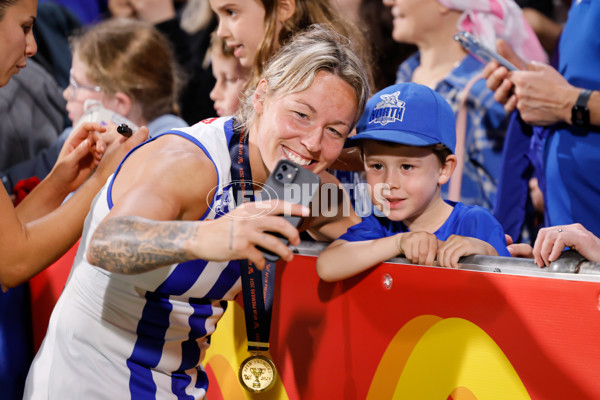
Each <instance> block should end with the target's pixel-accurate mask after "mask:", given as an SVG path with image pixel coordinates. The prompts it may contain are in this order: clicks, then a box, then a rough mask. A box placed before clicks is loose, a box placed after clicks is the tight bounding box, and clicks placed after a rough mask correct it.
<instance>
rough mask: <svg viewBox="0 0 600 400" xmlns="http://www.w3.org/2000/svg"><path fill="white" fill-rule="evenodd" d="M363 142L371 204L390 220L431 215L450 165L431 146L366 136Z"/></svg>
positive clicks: (426, 217)
mask: <svg viewBox="0 0 600 400" xmlns="http://www.w3.org/2000/svg"><path fill="white" fill-rule="evenodd" d="M362 146H363V154H364V165H365V173H366V178H367V183H368V185H369V188H370V190H371V199H372V200H373V204H375V205H376V206H378V208H380V209H381V210H383V211H384V213H385V214H386V216H387V217H388V218H389V219H390V220H392V221H403V222H404V223H405V224H406V225H411V224H412V223H413V222H415V221H416V220H417V219H423V218H425V219H430V218H431V217H434V216H432V215H428V211H430V210H432V209H433V208H434V207H435V206H437V205H438V204H439V202H440V201H443V200H442V199H441V195H440V186H441V185H443V184H444V183H446V182H447V181H448V179H449V178H450V175H449V173H451V172H452V171H451V170H452V169H453V168H451V167H450V168H449V166H448V164H445V165H444V166H442V165H441V163H440V161H439V159H438V158H437V156H436V155H435V154H434V153H433V150H431V148H426V147H413V146H404V145H399V144H394V143H388V142H380V141H375V140H365V141H364V142H363V144H362ZM448 170H450V171H448ZM387 210H389V212H388V211H387Z"/></svg>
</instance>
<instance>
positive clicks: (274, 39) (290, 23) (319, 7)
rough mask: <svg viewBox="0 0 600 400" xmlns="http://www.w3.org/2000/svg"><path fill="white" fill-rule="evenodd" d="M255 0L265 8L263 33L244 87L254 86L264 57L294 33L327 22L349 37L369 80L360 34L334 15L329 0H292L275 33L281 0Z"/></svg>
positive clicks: (263, 64)
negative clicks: (292, 7)
mask: <svg viewBox="0 0 600 400" xmlns="http://www.w3.org/2000/svg"><path fill="white" fill-rule="evenodd" d="M253 1H254V0H253ZM255 1H258V2H260V3H261V4H262V6H263V8H264V9H265V20H264V24H265V33H264V35H263V39H262V41H261V43H260V44H259V46H258V50H257V52H256V56H255V58H254V65H253V68H252V76H251V77H250V79H249V80H248V83H247V85H246V87H247V88H253V87H256V85H257V84H258V82H259V81H260V76H261V74H262V72H263V68H264V66H265V65H266V63H267V61H268V60H269V58H271V56H273V54H275V53H276V52H277V50H278V49H279V48H280V47H281V46H283V45H284V44H286V43H287V42H288V41H289V40H290V39H291V38H292V37H293V36H294V35H295V34H297V33H299V32H301V31H303V30H304V29H306V28H308V27H309V26H310V25H313V24H320V25H329V26H331V27H332V28H333V29H334V30H335V31H337V32H338V33H339V34H341V35H342V36H345V37H346V38H349V39H350V42H351V45H352V48H353V49H354V52H355V53H356V54H357V55H358V57H359V58H360V59H361V60H362V62H363V65H364V66H365V71H366V73H367V77H368V79H369V83H371V82H372V75H371V70H370V65H371V60H370V55H369V54H370V52H369V47H368V46H367V43H366V40H365V37H364V35H363V34H362V32H361V31H360V30H359V29H358V28H357V27H356V26H355V25H354V24H353V23H352V22H351V21H349V20H346V19H343V17H341V16H339V15H336V12H335V10H334V9H333V8H332V7H331V6H330V0H295V5H296V6H295V10H294V14H293V15H292V16H291V17H290V18H289V19H288V20H287V21H285V22H284V23H283V26H282V27H281V30H280V32H279V35H277V13H278V11H279V7H280V4H279V3H280V1H281V0H255ZM337 14H339V13H337Z"/></svg>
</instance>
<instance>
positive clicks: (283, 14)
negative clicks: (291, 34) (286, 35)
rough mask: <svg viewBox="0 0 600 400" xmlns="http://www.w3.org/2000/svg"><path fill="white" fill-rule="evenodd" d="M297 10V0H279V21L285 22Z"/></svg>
mask: <svg viewBox="0 0 600 400" xmlns="http://www.w3.org/2000/svg"><path fill="white" fill-rule="evenodd" d="M294 12H296V0H279V5H278V7H277V21H279V22H281V23H284V22H286V21H287V20H289V19H290V18H292V16H293V15H294Z"/></svg>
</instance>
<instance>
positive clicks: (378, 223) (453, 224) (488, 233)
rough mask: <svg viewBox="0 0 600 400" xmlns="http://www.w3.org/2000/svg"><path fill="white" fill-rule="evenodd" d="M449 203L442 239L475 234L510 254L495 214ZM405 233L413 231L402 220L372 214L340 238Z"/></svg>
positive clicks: (352, 239) (351, 239)
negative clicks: (448, 212)
mask: <svg viewBox="0 0 600 400" xmlns="http://www.w3.org/2000/svg"><path fill="white" fill-rule="evenodd" d="M446 203H448V204H450V205H451V206H453V207H454V210H452V213H451V214H450V216H449V217H448V219H447V220H446V222H444V224H443V225H442V226H441V227H440V229H438V230H437V231H436V232H435V233H434V234H435V236H436V237H437V238H438V239H439V240H446V239H448V237H450V235H460V236H468V237H474V238H477V239H480V240H483V241H484V242H487V243H489V244H491V245H492V246H493V247H494V248H495V249H496V251H497V252H498V255H499V256H504V257H510V253H509V252H508V250H507V249H506V238H505V236H504V230H503V229H502V226H501V225H500V223H499V222H498V221H497V220H496V218H494V216H493V215H492V214H490V213H489V212H488V211H487V210H485V209H484V208H483V207H480V206H469V205H465V204H463V203H458V202H453V201H447V200H446ZM402 232H410V231H409V229H408V228H407V227H406V225H404V224H403V223H402V222H401V221H391V220H389V219H387V218H386V217H376V216H374V215H369V216H368V217H365V218H363V219H362V222H360V223H358V224H356V225H354V226H352V227H350V228H349V229H348V231H347V232H346V233H345V234H343V235H342V236H340V237H339V239H341V240H346V241H348V242H357V241H364V240H373V239H381V238H384V237H387V236H393V235H395V234H397V233H402Z"/></svg>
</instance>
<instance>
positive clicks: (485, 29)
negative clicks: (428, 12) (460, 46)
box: [438, 0, 548, 62]
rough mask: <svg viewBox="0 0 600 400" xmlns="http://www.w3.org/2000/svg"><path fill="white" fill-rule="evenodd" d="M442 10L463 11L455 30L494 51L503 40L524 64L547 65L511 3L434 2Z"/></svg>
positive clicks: (477, 0)
mask: <svg viewBox="0 0 600 400" xmlns="http://www.w3.org/2000/svg"><path fill="white" fill-rule="evenodd" d="M438 1H439V2H440V3H442V4H443V5H444V6H446V7H448V8H450V9H453V10H458V11H463V14H462V16H461V17H460V19H459V20H458V24H457V28H458V29H459V30H465V31H468V32H470V33H472V34H473V35H475V36H476V37H477V38H478V39H479V40H480V41H481V42H483V43H484V44H485V45H486V46H489V47H490V48H492V49H494V50H495V49H496V39H504V40H506V41H507V42H508V44H509V45H510V46H511V47H512V48H513V50H514V51H515V52H516V53H517V54H518V55H519V57H521V58H522V59H524V60H525V61H540V62H547V61H548V57H547V55H546V52H545V51H544V49H543V48H542V45H541V44H540V41H539V40H538V38H537V36H536V35H535V33H534V32H533V29H531V26H529V23H528V22H527V21H526V20H525V18H524V17H523V12H522V11H521V8H520V7H519V6H518V5H517V3H515V2H514V0H438Z"/></svg>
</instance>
